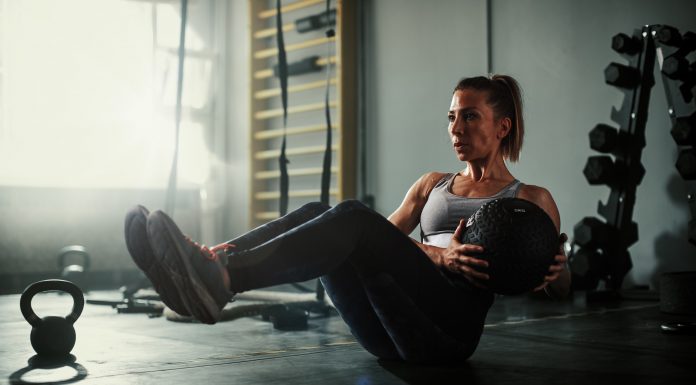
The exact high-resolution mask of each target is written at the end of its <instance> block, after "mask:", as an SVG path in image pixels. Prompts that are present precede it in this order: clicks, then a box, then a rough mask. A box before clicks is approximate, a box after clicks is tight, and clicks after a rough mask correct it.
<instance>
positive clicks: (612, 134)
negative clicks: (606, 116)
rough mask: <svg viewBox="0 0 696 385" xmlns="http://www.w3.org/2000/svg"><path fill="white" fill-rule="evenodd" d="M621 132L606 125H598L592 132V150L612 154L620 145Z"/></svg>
mask: <svg viewBox="0 0 696 385" xmlns="http://www.w3.org/2000/svg"><path fill="white" fill-rule="evenodd" d="M618 137H619V131H618V130H617V129H616V128H614V127H612V126H609V125H606V124H602V123H600V124H598V125H596V126H595V127H594V128H593V129H592V131H590V148H592V149H593V150H595V151H599V152H611V151H612V150H613V149H614V148H616V145H617V143H618Z"/></svg>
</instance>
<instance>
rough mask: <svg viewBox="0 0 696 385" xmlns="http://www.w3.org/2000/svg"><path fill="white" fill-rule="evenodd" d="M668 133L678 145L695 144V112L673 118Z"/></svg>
mask: <svg viewBox="0 0 696 385" xmlns="http://www.w3.org/2000/svg"><path fill="white" fill-rule="evenodd" d="M670 134H672V138H674V141H675V142H676V143H677V144H678V145H680V146H686V145H696V112H694V113H693V114H691V115H689V116H680V117H678V118H677V119H675V122H674V125H673V126H672V130H670Z"/></svg>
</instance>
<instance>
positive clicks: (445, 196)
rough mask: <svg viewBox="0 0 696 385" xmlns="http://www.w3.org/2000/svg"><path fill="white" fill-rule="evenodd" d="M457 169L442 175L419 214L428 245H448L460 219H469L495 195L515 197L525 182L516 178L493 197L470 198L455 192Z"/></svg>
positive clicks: (498, 196)
mask: <svg viewBox="0 0 696 385" xmlns="http://www.w3.org/2000/svg"><path fill="white" fill-rule="evenodd" d="M456 175H457V174H456V173H452V174H447V175H445V176H444V177H443V178H442V179H440V180H439V181H438V182H437V184H436V185H435V187H433V190H432V191H431V192H430V195H429V196H428V201H427V202H426V203H425V206H424V207H423V211H422V212H421V216H420V227H421V237H422V238H423V239H422V242H423V243H425V244H428V245H433V246H438V247H447V245H448V244H449V242H450V239H451V238H452V234H454V230H456V229H457V225H459V220H460V219H462V218H464V219H468V218H469V217H470V216H471V215H472V214H474V213H475V212H476V210H478V209H479V207H481V206H482V205H483V204H484V203H486V202H488V201H491V200H493V199H496V198H502V197H516V196H517V192H518V191H519V189H520V187H522V182H520V181H519V180H517V179H515V180H513V181H512V182H510V184H508V185H507V186H505V187H504V188H503V189H502V190H500V191H498V192H497V193H496V194H494V195H492V196H490V197H483V198H467V197H463V196H459V195H455V194H453V193H452V183H453V182H454V177H455V176H456Z"/></svg>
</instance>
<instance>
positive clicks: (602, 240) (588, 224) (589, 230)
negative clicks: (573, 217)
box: [573, 217, 613, 249]
mask: <svg viewBox="0 0 696 385" xmlns="http://www.w3.org/2000/svg"><path fill="white" fill-rule="evenodd" d="M612 231H613V227H612V226H611V225H609V224H607V223H604V222H602V221H601V220H599V219H598V218H596V217H585V218H583V219H582V220H580V222H578V223H576V224H575V226H574V227H573V240H574V242H575V243H577V244H578V245H580V246H581V247H584V248H588V249H592V248H598V247H602V246H604V245H606V244H607V243H608V242H609V239H610V238H611V235H612Z"/></svg>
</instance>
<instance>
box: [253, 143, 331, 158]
mask: <svg viewBox="0 0 696 385" xmlns="http://www.w3.org/2000/svg"><path fill="white" fill-rule="evenodd" d="M325 149H326V147H324V146H306V147H295V148H288V149H287V150H285V155H310V154H321V153H323V152H324V150H325ZM331 150H332V151H337V150H338V146H335V145H334V146H331ZM279 155H280V150H267V151H259V152H257V153H255V154H254V159H258V160H261V159H273V158H277V157H278V156H279Z"/></svg>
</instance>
